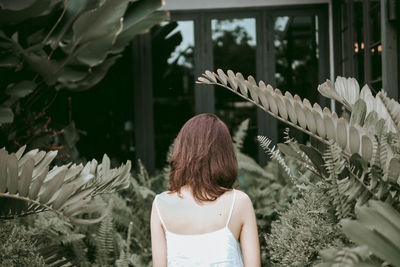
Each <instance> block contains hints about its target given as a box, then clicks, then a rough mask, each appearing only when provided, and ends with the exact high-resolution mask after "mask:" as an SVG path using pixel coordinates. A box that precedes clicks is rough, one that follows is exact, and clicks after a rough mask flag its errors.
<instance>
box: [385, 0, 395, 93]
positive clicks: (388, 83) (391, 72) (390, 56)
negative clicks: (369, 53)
mask: <svg viewBox="0 0 400 267" xmlns="http://www.w3.org/2000/svg"><path fill="white" fill-rule="evenodd" d="M388 8H389V6H388V0H381V25H382V26H381V27H382V29H381V38H382V87H383V89H385V91H386V92H387V93H388V96H389V97H392V98H394V99H396V100H398V99H399V88H398V87H399V66H398V50H397V49H398V44H397V29H396V27H395V24H394V23H393V24H392V23H391V22H390V21H389V18H388V11H389V10H388Z"/></svg>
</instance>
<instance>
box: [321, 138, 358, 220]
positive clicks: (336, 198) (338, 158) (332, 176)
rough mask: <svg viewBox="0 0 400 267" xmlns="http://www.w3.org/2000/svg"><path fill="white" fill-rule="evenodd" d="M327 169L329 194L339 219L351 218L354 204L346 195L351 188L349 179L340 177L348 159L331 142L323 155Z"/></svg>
mask: <svg viewBox="0 0 400 267" xmlns="http://www.w3.org/2000/svg"><path fill="white" fill-rule="evenodd" d="M323 158H324V161H325V168H326V170H327V172H328V174H329V177H328V181H329V186H328V194H329V195H330V197H331V203H332V205H333V206H334V208H335V210H336V213H335V215H336V217H337V218H338V219H341V218H346V217H349V216H351V214H352V213H353V206H354V205H353V203H351V201H348V197H347V196H346V195H345V194H344V192H346V191H347V190H348V189H349V187H350V186H351V184H350V181H349V178H348V177H346V178H342V179H339V175H340V174H341V173H342V172H343V171H344V169H345V167H346V159H345V158H344V157H343V156H342V154H341V149H340V147H339V146H338V145H337V144H336V143H334V142H333V141H331V143H330V145H329V146H328V148H327V149H326V151H325V153H324V155H323Z"/></svg>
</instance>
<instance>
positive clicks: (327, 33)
mask: <svg viewBox="0 0 400 267" xmlns="http://www.w3.org/2000/svg"><path fill="white" fill-rule="evenodd" d="M163 8H164V9H167V10H170V13H171V22H169V23H164V24H162V25H160V26H157V27H154V28H153V30H152V31H151V32H150V33H147V34H145V35H142V36H139V37H137V38H136V39H135V40H134V41H133V45H132V47H133V50H132V53H133V77H134V91H135V95H134V99H135V102H134V109H135V110H134V113H135V115H134V132H135V143H136V145H135V147H136V154H137V157H138V158H140V159H141V160H142V162H144V164H145V166H146V167H147V168H148V169H149V170H150V171H152V170H154V169H160V168H161V167H162V166H163V165H164V164H165V157H166V154H167V151H168V147H169V145H170V144H171V143H172V141H173V139H174V138H175V136H176V134H177V133H178V131H179V129H180V127H181V126H182V125H183V123H184V122H185V121H186V120H188V119H189V118H190V117H192V116H194V115H195V114H199V113H204V112H210V113H215V114H217V115H218V116H219V117H220V118H221V119H223V120H224V121H225V123H226V124H227V125H228V127H229V128H230V130H231V131H234V129H235V128H236V127H238V125H239V124H240V123H241V122H242V121H243V120H245V119H247V118H249V119H250V121H249V130H248V135H247V137H246V140H245V145H244V153H246V154H249V155H250V156H252V157H253V158H254V159H255V160H257V161H258V162H259V163H261V164H264V163H265V159H266V157H265V155H264V154H263V153H262V151H260V150H259V148H258V145H257V143H256V141H255V138H256V136H257V135H265V136H268V137H270V138H271V139H272V140H273V141H274V142H278V141H281V138H280V134H279V133H282V131H283V129H284V127H286V126H284V125H281V124H280V123H278V122H277V121H276V120H275V119H274V118H272V117H270V116H269V115H268V114H266V113H265V112H263V111H261V110H259V109H256V108H255V107H254V106H253V105H251V104H250V103H248V102H246V101H244V100H243V99H241V98H239V97H237V96H236V95H233V94H231V93H230V92H229V91H227V90H225V89H222V88H214V87H213V86H205V85H198V84H195V80H196V79H197V77H198V76H200V75H201V73H203V72H204V71H205V70H216V69H218V68H221V69H223V70H227V69H232V70H233V71H235V72H242V73H243V75H244V76H245V77H247V76H248V75H252V76H254V77H255V79H256V80H264V81H265V82H267V83H270V84H271V85H273V86H274V87H278V88H280V89H281V90H282V91H287V90H288V91H290V92H291V93H292V94H299V95H300V96H301V97H306V98H308V99H309V100H310V101H311V102H319V103H320V104H321V105H322V106H329V107H331V108H335V107H334V103H331V102H330V101H327V100H326V99H325V98H322V97H319V96H318V93H317V86H318V84H320V83H322V82H324V81H325V80H326V79H331V80H332V79H334V77H336V76H337V75H342V76H351V77H355V78H357V80H358V81H359V82H360V84H364V83H367V84H368V85H369V86H370V87H371V88H373V90H375V92H376V91H379V90H380V89H381V88H382V87H383V88H385V90H386V91H388V93H389V95H390V96H391V97H393V98H396V99H398V96H399V78H398V72H399V69H398V66H399V24H400V23H399V3H398V1H397V0H396V1H393V0H382V1H378V0H375V1H373V0H359V1H356V0H347V1H344V0H343V1H333V0H332V1H329V0H297V1H295V0H287V1H275V0H270V1H267V0H253V1H239V0H235V1H227V0H224V1H208V0H207V1H193V0H190V1H189V0H167V2H166V5H165V6H164V7H163ZM293 135H295V137H296V138H300V139H301V138H306V137H305V136H303V135H302V134H300V133H296V132H295V131H293Z"/></svg>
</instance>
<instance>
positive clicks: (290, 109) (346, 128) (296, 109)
mask: <svg viewBox="0 0 400 267" xmlns="http://www.w3.org/2000/svg"><path fill="white" fill-rule="evenodd" d="M338 79H339V78H338ZM225 81H226V82H225ZM197 82H198V83H202V84H213V85H219V86H222V87H224V88H227V89H228V90H230V91H232V92H233V93H235V94H237V95H239V96H241V97H242V98H244V99H246V100H248V101H250V102H252V103H253V104H254V105H256V106H258V107H259V108H261V109H263V110H264V111H265V112H267V113H268V114H270V115H271V116H273V117H274V118H276V119H278V120H280V121H282V122H284V123H286V124H288V125H290V126H292V127H294V128H296V129H298V130H300V131H302V132H304V133H306V134H308V135H310V136H311V137H314V138H315V139H317V140H319V141H321V142H323V143H325V144H328V143H329V142H328V141H329V140H332V139H333V140H334V141H335V142H337V143H338V144H339V145H340V146H341V148H342V150H343V153H344V154H345V155H346V156H350V155H351V154H352V153H354V152H358V153H360V154H361V156H362V157H363V158H365V159H366V160H372V159H373V153H374V151H371V149H373V148H374V147H375V145H374V144H375V143H376V140H375V138H374V136H373V134H374V132H371V131H369V130H368V129H367V128H363V127H361V126H360V125H358V124H357V123H354V124H349V123H348V122H347V120H345V119H344V118H338V116H337V114H336V113H335V112H331V111H330V110H329V108H326V107H325V108H324V109H322V108H321V107H320V106H319V105H318V104H314V105H313V106H312V105H311V104H310V102H309V101H308V100H307V99H303V100H302V99H301V98H300V97H299V96H298V95H295V96H292V95H291V94H290V93H289V92H285V94H284V95H283V94H282V92H281V91H280V90H279V89H275V90H274V89H273V87H272V86H271V85H265V83H264V82H263V81H260V82H259V84H258V85H257V84H256V83H255V82H254V78H253V77H251V76H249V78H248V80H245V79H244V78H243V75H242V74H241V73H236V75H235V74H234V73H233V72H232V71H231V70H229V71H228V72H227V74H225V73H224V72H223V71H222V70H220V69H219V70H218V71H217V73H214V72H210V71H206V72H205V74H203V77H199V79H198V81H197ZM339 85H340V87H341V88H342V89H341V91H340V90H339V91H340V92H341V93H338V92H336V93H333V94H331V95H329V96H330V97H333V98H334V99H335V98H338V99H342V100H343V103H344V104H347V105H348V106H349V107H351V108H352V109H353V110H354V112H355V113H364V114H361V115H360V116H359V117H360V118H365V112H366V109H365V105H364V104H365V103H364V104H363V103H362V102H361V101H362V100H361V101H357V100H359V92H358V91H359V86H358V84H357V83H356V81H355V80H354V79H344V78H341V79H339V82H338V86H339ZM324 86H325V87H326V86H328V85H326V84H325V85H324ZM324 86H322V87H324ZM332 86H333V85H330V87H332ZM343 88H350V89H351V90H352V92H351V93H350V92H348V93H344V91H345V90H344V89H343ZM238 89H239V90H238ZM350 89H349V90H350ZM357 90H358V91H357ZM325 91H327V90H325ZM249 92H250V94H249ZM356 102H357V105H355V104H356ZM360 102H361V103H360ZM360 118H354V119H353V121H354V122H359V121H360ZM353 121H352V122H353ZM355 139H357V142H356V143H359V144H360V145H359V146H353V145H352V146H350V140H351V141H354V140H355ZM364 144H365V146H366V148H364V147H363V146H364ZM370 148H371V149H370Z"/></svg>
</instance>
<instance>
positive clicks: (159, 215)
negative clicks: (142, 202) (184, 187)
mask: <svg viewBox="0 0 400 267" xmlns="http://www.w3.org/2000/svg"><path fill="white" fill-rule="evenodd" d="M158 196H159V195H156V198H155V200H154V201H155V204H156V210H157V214H158V217H159V218H160V221H161V224H162V226H163V227H164V229H165V231H167V232H168V230H167V227H165V223H164V220H163V219H162V217H161V214H160V210H159V209H158Z"/></svg>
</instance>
